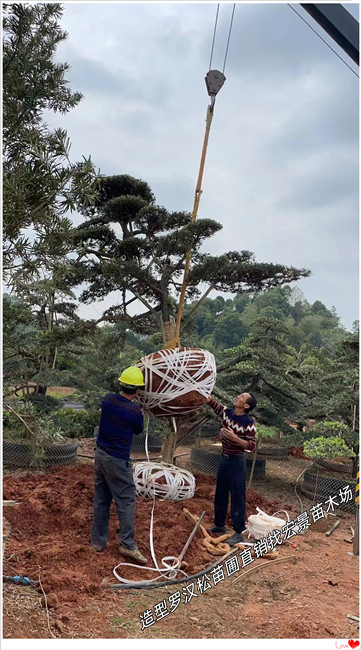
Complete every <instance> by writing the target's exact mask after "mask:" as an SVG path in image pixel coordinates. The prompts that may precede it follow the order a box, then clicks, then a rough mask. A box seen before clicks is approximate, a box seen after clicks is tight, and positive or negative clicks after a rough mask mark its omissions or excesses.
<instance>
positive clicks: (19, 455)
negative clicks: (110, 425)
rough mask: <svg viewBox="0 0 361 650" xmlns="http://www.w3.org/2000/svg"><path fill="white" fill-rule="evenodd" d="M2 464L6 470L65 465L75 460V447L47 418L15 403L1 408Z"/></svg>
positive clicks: (76, 446)
mask: <svg viewBox="0 0 361 650" xmlns="http://www.w3.org/2000/svg"><path fill="white" fill-rule="evenodd" d="M3 424H4V438H3V463H4V466H7V467H33V468H36V469H41V468H42V467H43V466H49V465H68V464H69V463H71V462H73V461H74V460H75V459H76V456H77V448H78V443H77V442H74V441H70V440H68V439H67V438H65V436H64V435H63V433H62V431H61V430H60V429H59V428H58V427H56V426H55V425H54V422H53V419H52V418H51V416H50V415H47V414H40V413H38V412H37V411H36V409H35V408H34V406H33V405H32V404H31V403H29V402H27V403H23V402H21V401H18V402H17V403H16V404H15V403H14V404H10V403H5V404H4V418H3Z"/></svg>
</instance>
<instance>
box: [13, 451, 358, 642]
mask: <svg viewBox="0 0 361 650" xmlns="http://www.w3.org/2000/svg"><path fill="white" fill-rule="evenodd" d="M187 452H189V449H187V448H182V449H179V450H178V451H177V453H180V454H182V453H183V454H187ZM79 453H82V454H84V455H93V453H94V442H93V441H92V440H82V441H80V448H79ZM138 456H139V455H138ZM154 456H156V454H154ZM134 457H136V455H134ZM188 461H189V457H188V456H187V455H185V456H180V457H179V459H178V464H179V465H180V466H183V467H187V464H188ZM92 464H93V462H92V460H91V459H87V458H84V457H79V459H78V461H77V462H76V464H75V465H71V466H67V467H56V468H52V469H49V470H47V471H46V472H38V473H26V472H21V471H17V472H13V473H8V474H6V475H5V476H4V480H3V487H4V498H5V499H13V500H17V501H20V502H21V503H20V504H19V505H17V506H14V507H5V508H4V515H5V517H6V520H7V522H8V524H9V526H10V530H11V533H10V536H9V538H8V540H7V543H6V548H5V560H4V569H3V573H4V574H7V575H15V574H18V575H26V576H28V577H29V578H30V579H34V580H39V578H40V580H41V587H42V589H43V590H44V591H45V593H46V594H48V595H49V594H56V596H57V599H58V601H59V602H58V603H56V604H57V607H55V608H49V610H48V615H49V618H47V611H46V609H44V607H43V606H42V605H41V602H40V601H41V596H42V589H40V588H38V590H35V589H34V588H32V587H23V586H15V585H12V584H7V583H5V584H4V600H3V603H4V605H3V635H4V638H49V637H56V638H147V639H149V638H165V639H166V638H235V639H237V638H306V639H308V638H309V639H312V638H335V639H345V638H354V639H356V638H358V635H359V632H358V623H357V622H355V621H353V620H351V619H348V618H347V614H352V615H358V611H359V606H358V593H359V589H358V558H357V557H354V556H352V555H349V554H348V551H352V545H351V544H348V543H347V542H345V541H344V539H345V538H348V537H350V534H351V533H350V526H354V520H355V517H354V515H352V514H349V513H345V512H342V511H338V512H337V518H338V519H340V520H341V523H340V525H339V527H338V528H337V529H336V530H335V531H334V532H333V534H332V535H331V536H329V537H326V535H325V532H317V531H316V530H314V529H313V528H311V529H309V530H307V532H306V533H305V534H304V535H297V536H295V537H292V539H291V540H290V542H291V543H292V544H294V546H291V545H290V543H285V544H284V545H282V546H279V547H278V550H279V557H280V558H281V559H284V561H283V562H279V563H274V562H273V561H272V560H267V559H265V558H261V559H257V560H255V561H254V562H253V563H252V564H251V565H250V566H249V567H246V568H245V569H241V571H240V572H238V573H237V574H235V575H232V576H230V577H226V578H225V579H224V580H223V581H221V582H218V583H217V584H216V585H214V584H213V582H212V587H211V588H210V589H208V590H207V591H206V592H205V593H202V594H200V593H199V591H197V590H196V591H195V593H196V594H198V595H197V596H194V597H193V598H192V599H191V600H190V602H188V604H185V602H184V597H182V602H181V604H180V605H179V606H178V607H177V609H176V610H175V611H174V612H173V613H171V614H169V615H168V616H166V617H165V618H163V619H161V620H159V621H157V622H156V623H155V624H154V625H152V626H151V627H148V628H146V629H145V630H143V631H142V629H141V623H140V615H141V614H143V612H144V611H145V610H147V609H149V610H151V609H153V608H154V606H155V605H156V604H157V603H159V602H161V601H162V600H164V599H166V600H167V598H168V596H169V595H170V594H172V593H174V592H176V591H177V590H178V589H179V590H180V591H181V593H182V588H183V587H184V584H181V585H173V586H170V585H168V586H167V587H157V588H155V589H150V590H135V589H132V590H118V591H113V590H111V589H109V588H108V587H107V585H108V584H114V583H116V578H115V577H114V575H113V568H114V567H115V566H116V565H117V564H118V563H119V562H122V561H124V558H122V557H121V556H120V554H119V551H118V543H117V535H116V532H117V527H118V526H117V523H118V522H117V518H116V514H115V510H114V508H113V506H112V511H111V521H110V538H109V543H108V546H107V548H106V550H105V551H104V552H102V553H97V552H96V551H95V550H94V549H93V548H92V547H91V546H90V544H89V537H90V531H91V523H92V504H93V468H92ZM309 465H310V461H307V460H305V459H303V458H296V457H289V459H288V460H286V461H275V460H269V459H267V469H266V479H265V480H263V481H258V482H257V481H255V482H254V483H253V484H252V488H251V489H249V490H248V492H247V515H250V514H255V513H256V507H257V506H258V507H260V508H262V509H263V510H265V511H266V512H267V513H269V514H273V513H274V512H276V511H278V510H280V509H285V510H287V511H288V513H289V515H290V518H291V519H294V518H295V517H296V516H297V515H298V514H299V512H300V508H299V502H298V500H297V498H296V496H295V494H294V483H295V479H296V477H297V476H298V475H299V474H300V472H301V471H302V469H303V468H304V467H305V466H309ZM196 484H197V487H196V493H195V496H194V498H193V499H190V500H186V501H180V502H169V501H164V500H161V501H160V500H159V501H157V502H156V507H155V519H154V547H155V552H156V556H157V558H158V560H159V559H160V558H162V557H163V556H165V555H178V554H179V553H180V551H181V549H182V547H183V545H184V543H185V541H186V539H187V537H188V535H189V534H190V532H191V530H192V524H191V523H190V522H188V521H187V520H186V519H185V517H184V515H183V512H182V508H183V507H186V508H188V509H189V510H190V511H191V512H194V513H196V514H200V513H201V512H202V511H203V510H205V511H206V516H205V525H206V527H208V526H210V525H212V514H213V496H214V490H215V479H214V478H213V477H205V476H202V475H196ZM301 498H302V501H303V510H309V508H310V507H311V506H312V505H313V502H312V501H310V500H309V499H307V498H305V497H303V496H302V497H301ZM151 507H152V503H151V502H150V501H147V500H145V499H141V498H138V500H137V513H136V538H137V542H138V545H139V548H140V550H141V551H142V552H143V553H144V554H145V555H146V556H147V557H148V558H150V553H149V523H150V513H151ZM328 521H330V525H329V526H328V528H330V527H331V525H332V523H333V522H334V521H336V519H335V518H329V520H328ZM230 524H231V522H230V521H228V525H229V528H230V530H231V526H230ZM200 540H201V535H200V533H198V534H197V536H196V538H195V539H194V540H193V542H192V544H191V546H190V548H189V551H188V552H187V555H186V557H185V559H186V561H187V562H188V564H189V566H188V568H187V572H188V574H189V575H191V574H193V573H195V572H196V571H199V570H200V569H202V568H204V567H207V566H209V565H210V564H213V563H214V562H215V561H216V560H217V558H216V557H214V556H211V555H209V554H207V552H205V551H204V549H203V548H202V546H201V543H200ZM286 558H287V559H286ZM220 561H221V558H220ZM150 563H151V562H150ZM255 567H256V568H257V570H253V571H252V572H250V573H249V574H246V571H247V570H248V569H253V568H255ZM119 571H121V569H119ZM121 573H122V575H123V576H124V577H126V578H129V579H140V578H142V577H145V578H148V577H149V574H145V573H144V570H138V571H136V573H135V570H133V569H129V568H127V569H124V570H123V571H121ZM240 575H242V578H241V579H240V580H239V581H237V582H236V583H234V582H233V581H234V579H235V577H238V576H240ZM167 602H168V601H167Z"/></svg>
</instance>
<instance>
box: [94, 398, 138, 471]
mask: <svg viewBox="0 0 361 650" xmlns="http://www.w3.org/2000/svg"><path fill="white" fill-rule="evenodd" d="M142 431H143V414H142V410H141V408H140V406H138V404H134V402H132V401H131V400H130V399H127V398H126V397H122V396H121V395H118V394H117V393H108V395H106V396H105V397H104V399H103V402H102V413H101V417H100V424H99V433H98V437H97V440H96V442H97V445H98V446H99V447H101V448H102V449H104V451H106V452H107V453H108V454H110V455H111V456H115V457H116V458H123V459H124V460H129V456H130V448H131V446H132V440H133V433H135V434H138V433H142Z"/></svg>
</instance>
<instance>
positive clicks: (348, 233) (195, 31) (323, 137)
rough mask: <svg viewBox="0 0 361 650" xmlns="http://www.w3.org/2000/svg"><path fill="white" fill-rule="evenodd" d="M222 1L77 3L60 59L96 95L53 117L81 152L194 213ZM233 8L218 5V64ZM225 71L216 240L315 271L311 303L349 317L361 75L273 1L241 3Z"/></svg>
mask: <svg viewBox="0 0 361 650" xmlns="http://www.w3.org/2000/svg"><path fill="white" fill-rule="evenodd" d="M215 10H216V5H215V4H211V3H198V4H193V3H184V4H177V3H170V4H166V3H158V4H153V3H143V4H137V3H122V4H116V3H110V4H107V3H99V4H87V3H86V2H83V3H81V4H66V6H65V13H64V19H63V24H64V27H65V29H66V30H67V31H68V32H69V39H68V41H67V42H66V43H64V44H63V45H61V47H60V48H59V52H58V55H57V56H58V58H59V59H60V60H66V61H68V62H69V63H70V64H71V66H72V69H71V70H70V71H69V72H68V74H67V77H68V78H69V80H70V82H71V85H72V87H73V88H74V89H76V90H81V91H82V92H83V93H84V95H85V99H84V100H83V102H82V103H81V104H80V105H79V106H78V107H77V108H76V109H75V110H73V111H71V112H70V113H69V114H68V115H67V116H66V117H64V118H61V117H59V116H55V117H54V118H51V119H52V122H53V123H54V124H59V123H62V124H63V125H64V126H65V127H66V128H67V129H68V133H69V136H70V138H71V141H72V156H73V158H74V159H76V158H80V157H81V156H82V155H83V154H84V155H88V154H89V153H91V155H92V158H93V160H94V161H95V163H96V164H97V165H98V166H100V168H101V171H102V172H103V173H107V174H117V173H128V174H131V175H134V176H136V177H138V178H142V179H144V180H146V181H147V182H148V183H149V184H150V186H151V187H152V189H153V191H154V192H155V194H156V197H157V201H158V203H160V204H162V205H165V207H167V208H168V209H184V210H191V209H192V203H193V194H194V186H195V182H196V177H197V173H198V165H199V159H200V152H201V146H202V140H203V130H204V119H205V112H206V107H207V103H208V97H207V94H206V90H205V84H204V74H205V72H206V70H207V67H208V61H209V58H208V57H209V50H210V44H211V38H212V30H213V21H214V15H215ZM298 10H299V11H300V12H301V11H302V9H301V8H299V9H298ZM230 11H231V5H228V4H222V5H221V11H220V22H219V26H220V31H219V39H218V40H217V42H216V48H215V52H214V64H215V65H216V66H217V67H221V66H222V64H223V48H224V44H225V40H226V36H227V29H228V20H229V15H230ZM355 11H356V7H355V6H353V7H352V12H355ZM304 15H305V14H304ZM306 19H307V20H308V22H312V19H311V18H310V17H309V16H306ZM316 29H317V31H319V32H321V28H319V27H316ZM322 36H323V37H324V38H325V39H326V40H328V42H330V43H331V44H332V47H334V48H335V49H337V51H338V52H339V53H340V54H341V56H342V57H343V58H345V60H347V62H348V63H350V65H351V67H352V66H353V64H352V62H351V61H349V60H348V59H347V55H346V54H345V53H343V52H342V51H341V50H339V49H338V48H337V46H336V45H335V44H334V43H333V41H331V40H330V39H329V38H328V37H327V36H326V35H324V34H323V33H322ZM353 67H354V69H356V66H353ZM226 75H227V81H226V83H225V86H224V88H223V89H222V90H221V92H220V94H219V97H218V98H217V102H216V110H215V116H214V121H213V125H212V130H211V136H210V142H209V151H208V157H207V163H206V169H205V176H204V186H203V189H204V193H203V195H202V200H201V204H200V211H199V216H202V217H210V218H213V219H216V220H217V221H220V222H221V223H222V224H223V226H224V228H223V230H222V231H221V232H219V233H217V234H216V235H215V236H214V237H213V238H212V240H210V241H209V243H208V244H207V246H206V248H207V250H209V251H210V252H211V253H213V254H217V253H221V252H223V251H226V250H234V249H246V250H251V251H254V252H255V254H256V258H257V260H259V261H265V262H266V261H277V262H278V263H283V264H287V265H293V266H299V267H307V268H310V269H311V270H312V271H313V274H312V277H311V278H309V279H307V280H302V282H300V287H301V288H302V290H303V291H304V293H305V295H306V297H307V299H309V300H310V301H312V300H316V299H320V300H322V301H323V302H324V303H325V304H326V306H328V307H331V306H332V305H335V307H336V309H337V311H338V313H339V315H340V317H341V319H342V321H343V322H344V323H345V325H346V326H347V327H350V326H351V324H352V321H353V320H355V319H356V318H357V317H358V308H357V298H356V291H357V280H358V267H357V254H358V238H357V227H358V205H357V200H358V199H357V179H358V84H357V79H356V77H354V75H353V74H352V72H351V71H350V70H348V69H347V68H346V66H345V65H344V64H343V63H342V62H341V61H340V60H339V59H338V58H337V57H336V56H335V55H334V54H333V53H332V52H330V50H329V49H328V48H327V47H326V46H325V45H324V44H323V43H322V42H321V41H320V39H318V38H317V37H316V36H315V34H313V33H312V32H311V30H309V29H308V28H307V26H306V25H305V24H304V23H302V22H301V21H300V19H299V18H298V17H297V16H295V14H294V13H293V12H292V11H291V10H290V9H289V8H288V7H287V5H286V4H274V3H268V4H253V3H249V4H244V3H239V4H238V5H237V10H236V14H235V22H234V29H233V33H232V40H231V45H230V49H229V56H228V62H227V69H226ZM87 309H88V310H89V308H87ZM97 309H99V306H98V307H97ZM89 313H90V311H88V315H89ZM94 315H95V314H94Z"/></svg>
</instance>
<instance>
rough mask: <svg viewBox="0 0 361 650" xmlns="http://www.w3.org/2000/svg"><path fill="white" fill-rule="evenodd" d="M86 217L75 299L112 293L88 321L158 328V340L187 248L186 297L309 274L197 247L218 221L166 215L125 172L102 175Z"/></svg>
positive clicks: (172, 308)
mask: <svg viewBox="0 0 361 650" xmlns="http://www.w3.org/2000/svg"><path fill="white" fill-rule="evenodd" d="M86 216H87V219H86V221H84V222H83V223H82V224H81V225H80V226H79V227H78V228H77V231H76V232H77V236H76V241H77V243H78V245H81V246H82V250H81V252H80V253H79V255H78V258H77V260H76V262H75V263H74V268H75V269H76V273H77V278H78V282H79V284H80V283H82V282H86V283H87V288H86V289H85V290H84V292H83V294H82V296H81V300H83V301H85V302H91V301H94V300H97V299H98V300H99V299H103V298H105V297H106V296H108V294H110V293H111V292H113V291H116V292H117V294H116V295H117V298H118V300H117V302H116V303H115V304H114V305H113V306H111V307H108V309H106V310H105V312H104V313H103V315H102V316H100V318H99V319H98V320H97V321H96V323H99V322H104V321H107V322H113V323H114V322H123V323H125V324H127V325H128V326H129V327H131V328H132V330H133V331H136V332H141V333H143V334H146V333H151V332H154V331H155V330H160V331H161V332H162V337H163V343H165V342H166V340H167V338H172V334H170V335H169V336H167V331H168V330H169V329H171V328H170V327H169V323H170V322H171V321H172V320H173V321H174V319H175V317H176V312H177V303H178V297H179V293H180V288H181V281H182V275H183V270H184V265H185V259H186V255H187V251H188V250H189V248H190V247H191V248H192V262H191V268H190V274H189V277H188V285H187V293H186V299H188V300H194V299H196V298H199V297H200V289H199V286H200V285H201V284H202V283H206V285H208V288H207V291H206V294H205V295H207V294H208V293H209V292H210V291H211V290H212V289H216V290H218V291H230V292H236V293H245V292H249V291H252V292H255V291H260V290H261V289H265V288H270V287H273V286H277V285H280V284H284V283H287V282H292V281H294V280H297V279H298V278H300V277H304V276H307V275H308V274H309V272H308V271H307V270H305V269H296V268H293V267H285V266H282V265H280V264H265V263H259V262H256V261H255V259H254V256H253V254H252V253H250V252H249V251H229V252H227V253H224V254H223V255H209V254H207V253H203V252H201V246H202V244H203V243H204V242H205V241H206V240H207V239H208V238H209V237H211V236H212V235H214V234H215V233H216V232H218V231H219V230H220V229H221V227H222V226H221V225H220V224H219V223H217V222H216V221H214V220H211V219H199V220H197V221H195V222H192V221H191V215H190V213H188V212H168V211H167V210H166V209H165V208H163V207H160V206H158V205H156V202H155V197H154V195H153V193H152V191H151V189H150V187H149V186H148V184H147V183H145V182H144V181H141V180H138V179H135V178H132V177H130V176H126V175H122V176H112V177H107V178H105V179H103V180H102V184H101V191H100V198H99V201H98V202H97V209H96V210H95V211H94V210H91V211H87V215H86ZM200 300H202V298H201V299H200ZM137 303H138V305H137ZM140 304H141V305H142V306H143V311H142V313H139V306H140ZM130 306H132V307H131V309H129V308H130ZM144 307H145V311H144ZM137 312H138V313H137ZM183 342H185V343H186V339H183ZM160 344H161V342H160Z"/></svg>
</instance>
